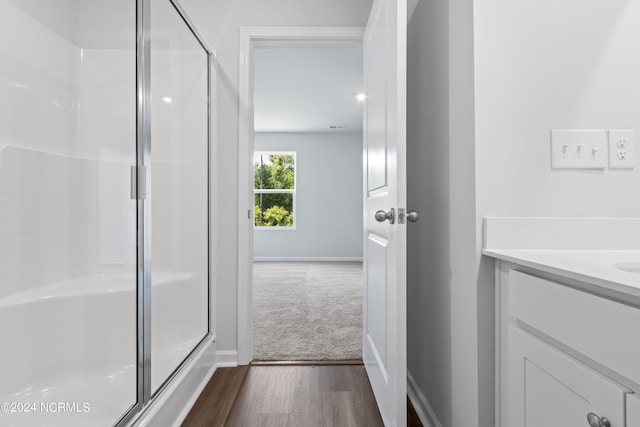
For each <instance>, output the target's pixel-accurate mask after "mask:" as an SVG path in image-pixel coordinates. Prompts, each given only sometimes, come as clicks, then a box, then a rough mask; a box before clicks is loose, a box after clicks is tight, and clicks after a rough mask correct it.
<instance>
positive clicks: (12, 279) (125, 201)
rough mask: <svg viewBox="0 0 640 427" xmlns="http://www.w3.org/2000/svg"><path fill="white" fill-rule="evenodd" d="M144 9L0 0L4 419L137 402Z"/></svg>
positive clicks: (0, 394)
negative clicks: (139, 73)
mask: <svg viewBox="0 0 640 427" xmlns="http://www.w3.org/2000/svg"><path fill="white" fill-rule="evenodd" d="M135 162H136V3H135V2H132V1H128V0H110V1H108V2H105V1H97V0H83V1H79V2H78V1H75V2H69V1H60V0H54V1H52V0H40V1H38V0H34V1H21V0H0V337H2V339H1V340H0V355H1V359H2V363H0V379H1V380H0V402H6V403H4V404H3V407H2V412H0V425H11V426H36V425H43V426H44V425H46V426H58V425H59V426H65V427H68V426H89V425H113V424H115V423H117V422H118V420H119V419H120V418H121V417H122V416H123V415H124V414H125V413H126V412H127V411H128V410H129V409H130V408H132V407H133V406H134V405H135V404H136V402H137V379H136V378H137V377H136V375H137V371H136V370H137V348H136V322H137V317H136V282H137V278H136V277H137V275H136V271H137V263H136V202H135V201H134V200H131V197H130V184H131V182H130V166H131V165H135Z"/></svg>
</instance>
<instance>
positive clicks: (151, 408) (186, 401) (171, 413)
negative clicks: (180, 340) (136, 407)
mask: <svg viewBox="0 0 640 427" xmlns="http://www.w3.org/2000/svg"><path fill="white" fill-rule="evenodd" d="M215 354H216V352H215V337H213V336H212V337H210V338H209V339H208V340H207V342H205V343H204V344H203V345H202V347H201V348H200V349H199V350H196V353H194V354H193V355H192V356H190V358H189V360H188V361H187V362H186V363H185V365H184V366H183V367H182V368H180V371H179V372H178V373H177V374H176V376H175V377H174V378H173V379H172V380H171V382H170V383H169V384H168V385H167V386H166V387H165V388H163V389H162V390H161V391H160V392H159V394H158V396H156V397H155V398H154V399H153V400H152V401H151V402H150V403H149V404H148V405H147V406H146V407H145V408H143V409H142V412H141V413H140V414H138V415H136V417H135V418H134V419H133V420H132V421H131V422H130V423H129V424H128V425H130V426H135V427H151V426H173V427H178V426H180V424H182V422H183V421H184V419H185V418H186V417H187V415H188V414H189V411H190V410H191V407H192V406H193V404H194V403H195V402H196V400H197V399H198V396H200V393H202V390H203V389H204V387H205V386H206V385H207V383H208V382H209V380H210V379H211V377H212V376H213V373H214V372H215V370H216V364H215Z"/></svg>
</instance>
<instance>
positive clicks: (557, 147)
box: [551, 129, 607, 169]
mask: <svg viewBox="0 0 640 427" xmlns="http://www.w3.org/2000/svg"><path fill="white" fill-rule="evenodd" d="M551 167H552V168H553V169H605V168H606V167H607V132H606V131H605V130H599V129H598V130H592V129H554V130H552V131H551Z"/></svg>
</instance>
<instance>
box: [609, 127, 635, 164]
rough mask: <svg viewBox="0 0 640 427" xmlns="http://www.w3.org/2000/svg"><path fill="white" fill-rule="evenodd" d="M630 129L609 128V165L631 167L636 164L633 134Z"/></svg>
mask: <svg viewBox="0 0 640 427" xmlns="http://www.w3.org/2000/svg"><path fill="white" fill-rule="evenodd" d="M634 133H635V132H634V131H633V130H632V129H610V130H609V167H610V168H611V169H633V168H634V166H635V164H636V152H635V151H636V150H635V135H634Z"/></svg>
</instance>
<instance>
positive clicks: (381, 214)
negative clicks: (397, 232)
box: [375, 208, 396, 224]
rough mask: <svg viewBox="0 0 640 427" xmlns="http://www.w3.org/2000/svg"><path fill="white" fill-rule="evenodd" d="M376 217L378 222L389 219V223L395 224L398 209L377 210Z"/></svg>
mask: <svg viewBox="0 0 640 427" xmlns="http://www.w3.org/2000/svg"><path fill="white" fill-rule="evenodd" d="M375 218H376V221H378V222H385V221H386V220H389V223H390V224H393V222H394V221H395V219H396V211H395V209H393V208H391V209H390V210H389V212H385V211H378V212H376V215H375Z"/></svg>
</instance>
